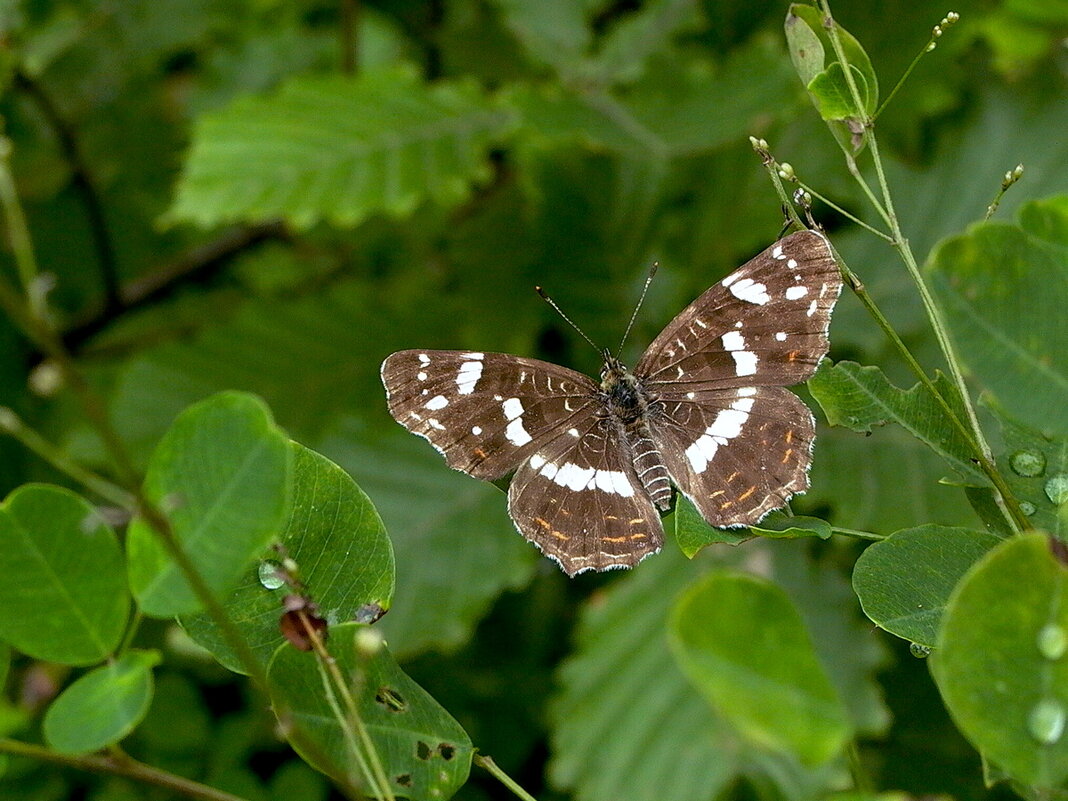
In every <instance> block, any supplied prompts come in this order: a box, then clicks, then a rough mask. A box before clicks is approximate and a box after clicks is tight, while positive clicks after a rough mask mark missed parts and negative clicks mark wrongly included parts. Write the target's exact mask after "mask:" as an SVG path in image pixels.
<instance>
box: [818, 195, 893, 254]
mask: <svg viewBox="0 0 1068 801" xmlns="http://www.w3.org/2000/svg"><path fill="white" fill-rule="evenodd" d="M798 186H800V187H801V188H802V189H804V190H805V191H806V192H808V193H809V194H810V195H812V197H814V198H818V199H819V200H820V201H821V202H823V203H824V204H825V205H827V206H829V207H830V208H832V209H834V210H835V211H837V212H838V213H839V214H841V215H842V216H843V217H845V218H846V219H847V220H852V221H853V222H854V223H856V224H857V225H859V226H860V227H861V228H863V229H865V230H866V231H868V232H870V233H872V234H875V236H877V237H879V238H880V239H882V240H884V241H886V242H893V241H894V239H893V237H891V236H890V235H889V234H887V233H885V232H883V231H880V230H879V229H878V228H876V227H875V226H873V225H868V224H867V223H866V222H864V220H862V219H860V218H859V217H857V216H855V215H853V214H850V213H849V212H848V211H846V210H845V209H843V208H842V207H841V206H839V205H838V204H837V203H835V202H834V201H832V200H828V199H827V198H825V197H824V196H823V195H821V194H820V193H819V192H817V191H816V190H815V189H813V188H812V187H811V186H809V185H808V184H806V183H804V182H802V181H799V182H798Z"/></svg>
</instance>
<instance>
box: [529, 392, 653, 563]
mask: <svg viewBox="0 0 1068 801" xmlns="http://www.w3.org/2000/svg"><path fill="white" fill-rule="evenodd" d="M508 512H509V514H510V515H511V516H512V520H514V521H515V524H516V527H517V528H518V529H519V531H520V532H521V533H522V534H523V536H525V537H526V538H527V539H528V540H530V541H531V542H534V543H535V544H536V545H537V546H538V547H539V548H541V550H542V551H543V552H544V553H545V554H546V555H547V556H550V557H551V558H553V559H555V560H556V561H557V562H559V563H560V566H561V567H562V568H563V569H564V572H565V573H567V574H568V575H569V576H573V575H575V574H576V573H580V572H582V571H584V570H607V569H609V568H613V567H633V566H634V565H636V564H637V563H638V562H640V561H641V560H642V559H643V558H645V557H646V556H648V555H649V554H651V553H655V552H656V551H658V550H660V546H661V544H662V543H663V539H664V537H663V528H662V526H661V524H660V514H659V513H658V512H657V511H656V509H655V508H654V507H653V504H652V501H651V500H650V498H649V495H648V494H647V493H646V492H645V490H644V489H643V487H642V485H641V482H640V481H639V479H638V475H637V473H636V472H635V469H634V464H633V461H632V458H631V456H630V450H629V448H627V447H626V445H625V444H624V442H623V441H622V427H621V426H620V425H619V423H618V421H615V420H612V419H611V418H605V417H598V416H596V415H595V414H593V413H590V414H589V415H587V416H585V417H583V418H582V419H580V420H579V421H577V424H576V425H575V426H574V427H572V428H570V429H568V430H567V431H566V432H564V433H563V435H562V436H558V437H556V438H555V439H552V440H549V441H547V442H545V443H544V444H543V445H542V446H541V447H539V448H538V449H537V450H536V451H535V452H534V453H533V454H531V456H530V458H529V459H528V460H527V461H526V462H525V463H524V464H523V465H522V466H520V468H519V470H518V471H517V472H516V474H515V476H514V477H513V479H512V484H511V486H510V487H509V488H508Z"/></svg>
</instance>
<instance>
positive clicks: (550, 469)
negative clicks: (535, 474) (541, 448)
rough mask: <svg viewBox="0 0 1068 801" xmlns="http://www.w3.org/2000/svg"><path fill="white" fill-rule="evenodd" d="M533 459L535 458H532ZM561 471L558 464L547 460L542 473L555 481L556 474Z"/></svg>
mask: <svg viewBox="0 0 1068 801" xmlns="http://www.w3.org/2000/svg"><path fill="white" fill-rule="evenodd" d="M531 461H533V460H531ZM559 471H560V468H559V467H557V466H556V463H555V462H546V463H545V465H544V466H543V467H542V468H541V474H542V475H543V476H545V477H546V478H548V479H550V480H553V481H555V480H556V474H557V473H558V472H559Z"/></svg>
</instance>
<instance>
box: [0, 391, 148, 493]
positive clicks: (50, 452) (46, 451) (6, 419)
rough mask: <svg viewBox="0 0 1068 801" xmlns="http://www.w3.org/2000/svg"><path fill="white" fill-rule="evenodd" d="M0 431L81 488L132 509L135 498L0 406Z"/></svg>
mask: <svg viewBox="0 0 1068 801" xmlns="http://www.w3.org/2000/svg"><path fill="white" fill-rule="evenodd" d="M0 431H6V432H7V433H8V434H10V435H11V436H12V437H14V438H15V439H16V440H18V441H19V442H20V443H22V445H23V446H24V447H25V448H26V449H27V450H29V451H31V452H33V453H35V454H37V455H38V456H39V457H41V459H42V460H44V461H46V462H48V463H49V464H50V465H52V466H53V467H55V468H56V469H57V470H59V471H60V472H62V473H66V474H67V475H68V476H70V477H71V478H72V479H74V480H75V481H77V482H78V483H79V484H81V485H82V486H84V487H86V488H87V489H89V490H90V491H91V492H94V493H96V494H97V495H99V496H100V497H101V498H103V499H104V500H106V501H108V503H113V504H115V505H116V506H121V507H122V508H123V509H127V510H133V509H134V508H135V505H136V504H135V500H134V496H133V495H131V494H130V493H128V492H127V491H126V490H124V489H122V487H119V486H117V485H115V484H112V483H111V482H110V481H108V480H107V479H105V478H102V477H101V476H98V475H96V473H93V472H92V471H90V470H86V469H85V468H84V467H82V466H81V465H80V464H78V463H77V462H75V461H74V460H73V459H71V458H70V457H69V456H68V455H67V454H65V453H63V452H62V451H61V450H60V449H59V448H57V447H56V446H55V445H53V444H52V443H51V442H48V441H47V440H46V439H45V438H44V437H42V436H41V435H40V434H38V433H37V432H36V431H34V430H33V429H32V428H30V427H29V426H28V425H26V424H25V423H24V422H23V421H22V418H20V417H19V416H18V415H17V414H15V412H14V411H12V410H11V409H9V408H8V407H6V406H0Z"/></svg>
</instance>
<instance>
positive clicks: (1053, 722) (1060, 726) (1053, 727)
mask: <svg viewBox="0 0 1068 801" xmlns="http://www.w3.org/2000/svg"><path fill="white" fill-rule="evenodd" d="M1064 721H1065V715H1064V707H1063V706H1061V703H1060V702H1059V701H1055V700H1054V699H1052V698H1043V699H1042V700H1041V701H1039V702H1038V703H1037V704H1035V706H1034V708H1033V709H1032V710H1031V714H1030V715H1028V716H1027V728H1028V730H1029V731H1030V732H1031V736H1032V737H1034V738H1035V739H1036V740H1038V742H1040V743H1042V744H1043V745H1053V743H1055V742H1057V741H1058V740H1060V739H1061V735H1062V734H1064Z"/></svg>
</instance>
